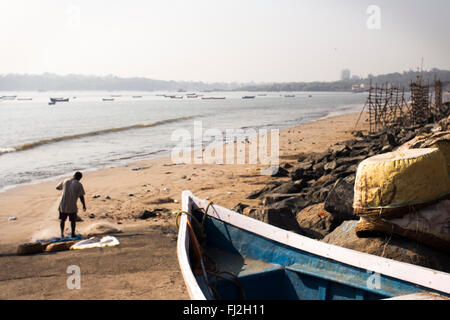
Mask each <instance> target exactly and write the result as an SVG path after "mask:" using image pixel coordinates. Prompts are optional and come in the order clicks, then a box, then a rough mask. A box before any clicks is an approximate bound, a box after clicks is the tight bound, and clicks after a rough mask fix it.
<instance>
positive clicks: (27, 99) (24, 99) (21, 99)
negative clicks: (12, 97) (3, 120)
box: [17, 98, 33, 101]
mask: <svg viewBox="0 0 450 320" xmlns="http://www.w3.org/2000/svg"><path fill="white" fill-rule="evenodd" d="M17 100H18V101H31V100H33V98H17Z"/></svg>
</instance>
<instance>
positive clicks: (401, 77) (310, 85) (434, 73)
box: [236, 69, 450, 91]
mask: <svg viewBox="0 0 450 320" xmlns="http://www.w3.org/2000/svg"><path fill="white" fill-rule="evenodd" d="M420 74H421V73H420V72H419V71H413V70H409V71H404V72H403V73H399V72H395V73H388V74H383V75H378V76H374V75H368V77H367V78H364V79H359V80H340V81H333V82H287V83H286V82H285V83H270V84H252V85H244V86H242V87H240V88H237V89H236V90H242V91H350V90H351V89H352V86H353V85H361V84H364V85H365V87H366V88H367V87H368V86H369V84H370V81H371V80H372V84H373V85H375V84H378V85H384V84H386V83H391V84H395V85H398V86H400V87H404V88H405V90H408V89H409V84H410V81H411V80H413V81H414V80H416V78H417V77H418V76H420ZM435 78H436V79H440V80H441V81H442V82H444V83H448V82H450V71H449V70H439V69H431V70H429V71H423V72H422V79H423V80H424V81H425V82H427V81H429V82H430V85H432V86H433V85H434V79H435Z"/></svg>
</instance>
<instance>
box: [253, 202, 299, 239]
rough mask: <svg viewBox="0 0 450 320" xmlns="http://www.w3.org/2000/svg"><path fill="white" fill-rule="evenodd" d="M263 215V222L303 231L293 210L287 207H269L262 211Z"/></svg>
mask: <svg viewBox="0 0 450 320" xmlns="http://www.w3.org/2000/svg"><path fill="white" fill-rule="evenodd" d="M261 217H262V218H263V220H262V221H263V222H266V223H268V224H271V225H273V226H275V227H278V228H281V229H284V230H289V231H293V232H295V233H301V232H300V228H299V226H298V223H297V220H296V218H295V214H294V213H293V212H292V210H289V209H286V208H268V209H264V210H263V211H262V215H261Z"/></svg>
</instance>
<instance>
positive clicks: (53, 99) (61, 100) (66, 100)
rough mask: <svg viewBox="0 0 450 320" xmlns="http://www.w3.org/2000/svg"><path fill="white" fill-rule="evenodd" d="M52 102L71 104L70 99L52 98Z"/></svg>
mask: <svg viewBox="0 0 450 320" xmlns="http://www.w3.org/2000/svg"><path fill="white" fill-rule="evenodd" d="M50 102H69V98H50Z"/></svg>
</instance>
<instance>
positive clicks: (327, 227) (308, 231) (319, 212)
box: [296, 203, 338, 239]
mask: <svg viewBox="0 0 450 320" xmlns="http://www.w3.org/2000/svg"><path fill="white" fill-rule="evenodd" d="M296 219H297V223H298V226H299V228H300V231H301V233H302V234H303V235H305V236H307V237H310V238H313V239H322V238H323V237H325V236H326V235H327V234H329V233H330V232H331V231H333V230H334V228H336V226H337V225H338V224H337V223H336V218H335V216H333V215H332V214H331V213H329V212H328V211H326V210H325V208H324V204H323V203H319V204H313V205H311V206H309V207H306V208H304V209H303V210H301V211H300V212H298V213H297V216H296Z"/></svg>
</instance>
